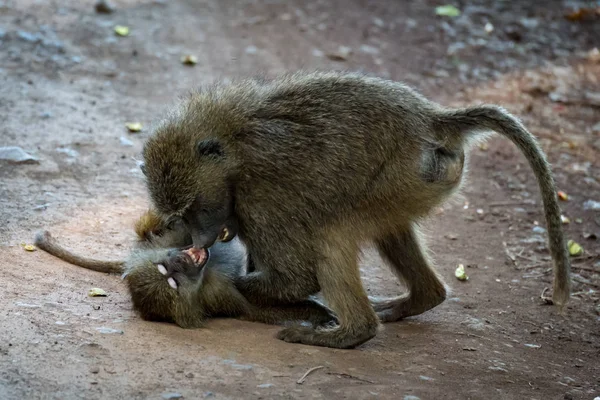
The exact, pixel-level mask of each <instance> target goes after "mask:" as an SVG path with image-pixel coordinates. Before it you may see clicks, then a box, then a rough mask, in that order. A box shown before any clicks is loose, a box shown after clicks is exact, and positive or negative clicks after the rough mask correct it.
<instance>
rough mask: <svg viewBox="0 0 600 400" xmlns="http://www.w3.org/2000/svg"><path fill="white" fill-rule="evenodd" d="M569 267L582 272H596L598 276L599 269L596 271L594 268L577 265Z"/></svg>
mask: <svg viewBox="0 0 600 400" xmlns="http://www.w3.org/2000/svg"><path fill="white" fill-rule="evenodd" d="M571 267H573V268H577V269H580V270H582V271H590V272H596V273H597V274H600V269H596V268H594V267H580V266H579V265H572V266H571Z"/></svg>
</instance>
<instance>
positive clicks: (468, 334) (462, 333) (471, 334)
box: [456, 332, 485, 339]
mask: <svg viewBox="0 0 600 400" xmlns="http://www.w3.org/2000/svg"><path fill="white" fill-rule="evenodd" d="M456 334H457V335H464V336H470V337H476V338H479V339H485V338H484V337H483V336H479V335H475V334H474V333H465V332H456Z"/></svg>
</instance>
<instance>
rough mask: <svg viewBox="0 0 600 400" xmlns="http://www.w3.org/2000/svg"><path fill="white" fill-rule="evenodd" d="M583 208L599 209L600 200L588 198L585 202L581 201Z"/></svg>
mask: <svg viewBox="0 0 600 400" xmlns="http://www.w3.org/2000/svg"><path fill="white" fill-rule="evenodd" d="M583 209H584V210H594V211H598V210H600V201H596V200H588V201H586V202H585V203H583Z"/></svg>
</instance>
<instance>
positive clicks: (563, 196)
mask: <svg viewBox="0 0 600 400" xmlns="http://www.w3.org/2000/svg"><path fill="white" fill-rule="evenodd" d="M557 195H558V198H559V199H560V200H562V201H567V200H569V196H568V195H567V194H566V193H565V192H563V191H562V190H559V191H558V193H557Z"/></svg>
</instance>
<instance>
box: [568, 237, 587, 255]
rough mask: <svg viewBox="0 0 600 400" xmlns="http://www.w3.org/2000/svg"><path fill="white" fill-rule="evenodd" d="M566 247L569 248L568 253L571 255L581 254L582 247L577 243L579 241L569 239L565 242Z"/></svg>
mask: <svg viewBox="0 0 600 400" xmlns="http://www.w3.org/2000/svg"><path fill="white" fill-rule="evenodd" d="M567 247H568V248H569V254H570V255H571V256H573V257H576V256H580V255H582V254H583V247H581V246H580V245H579V243H577V242H575V241H573V240H569V241H568V242H567Z"/></svg>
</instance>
